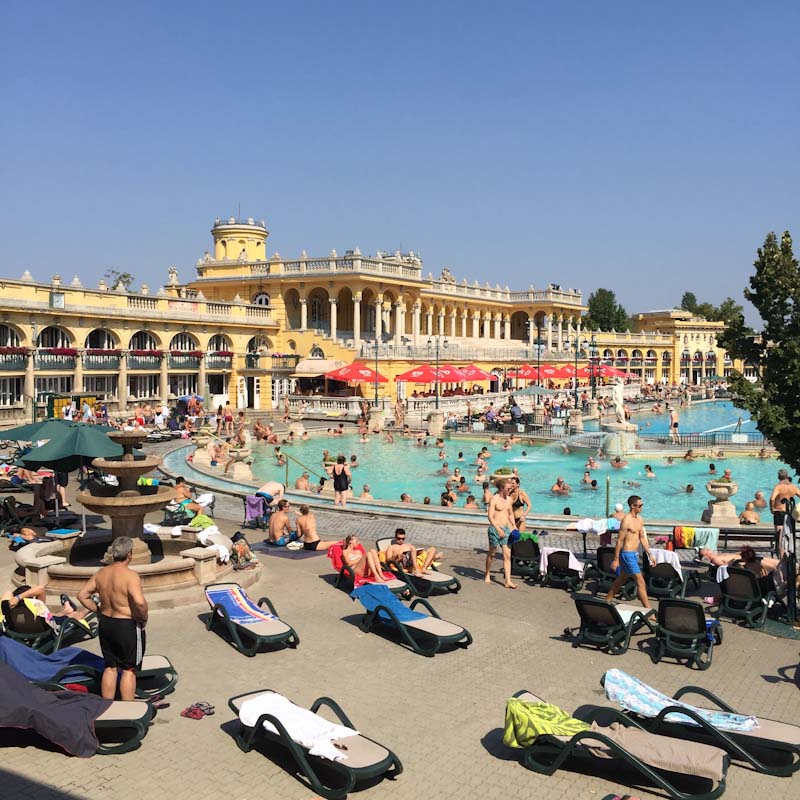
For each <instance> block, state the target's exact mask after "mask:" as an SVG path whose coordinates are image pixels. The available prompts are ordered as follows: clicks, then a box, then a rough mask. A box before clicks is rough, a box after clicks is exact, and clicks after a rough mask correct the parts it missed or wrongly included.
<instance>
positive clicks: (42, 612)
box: [0, 584, 89, 632]
mask: <svg viewBox="0 0 800 800" xmlns="http://www.w3.org/2000/svg"><path fill="white" fill-rule="evenodd" d="M60 599H61V605H62V608H61V611H60V613H59V614H52V613H51V612H50V609H49V608H48V607H47V603H46V600H47V587H45V586H26V585H24V584H23V585H22V586H18V587H17V588H16V589H14V591H12V592H3V594H2V595H0V602H5V601H6V600H7V601H8V604H9V606H10V607H11V608H15V607H16V606H18V605H19V604H20V603H24V604H25V605H26V606H27V607H28V609H30V611H31V613H32V614H33V615H34V616H36V617H42V618H43V619H44V621H45V622H46V623H47V624H48V625H49V626H50V627H51V628H52V629H53V630H54V631H56V632H58V629H59V626H60V625H61V623H62V622H63V621H64V620H65V619H67V618H69V619H74V620H75V621H76V622H81V624H83V625H87V623H85V622H82V620H83V618H84V617H85V616H86V615H87V614H88V613H89V612H88V611H87V610H86V609H81V610H80V611H79V610H78V607H77V606H76V605H75V604H74V603H73V602H72V601H71V600H70V599H69V598H68V597H67V596H66V595H65V594H62V595H61V598H60ZM87 627H88V626H87Z"/></svg>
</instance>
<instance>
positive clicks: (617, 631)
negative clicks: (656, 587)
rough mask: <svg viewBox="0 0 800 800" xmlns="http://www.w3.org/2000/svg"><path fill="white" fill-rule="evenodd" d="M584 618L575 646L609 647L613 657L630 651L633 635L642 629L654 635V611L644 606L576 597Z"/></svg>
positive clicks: (576, 605)
mask: <svg viewBox="0 0 800 800" xmlns="http://www.w3.org/2000/svg"><path fill="white" fill-rule="evenodd" d="M573 600H574V601H575V608H576V609H577V610H578V615H579V616H580V619H581V625H580V628H579V630H578V636H577V639H576V640H575V646H576V647H580V645H582V644H593V645H595V646H596V647H601V648H603V647H604V648H607V649H608V650H609V652H610V653H612V654H613V655H615V656H617V655H621V654H622V653H625V652H626V651H627V650H628V647H629V645H630V642H631V636H632V635H633V634H634V633H635V632H636V631H637V630H638V629H639V628H641V627H646V628H647V629H648V630H649V631H650V632H651V633H653V632H655V627H654V626H653V624H652V621H654V619H655V610H654V609H652V608H642V607H641V606H628V605H614V604H613V603H609V602H607V601H606V600H600V599H598V598H596V597H590V596H589V595H583V594H576V595H573Z"/></svg>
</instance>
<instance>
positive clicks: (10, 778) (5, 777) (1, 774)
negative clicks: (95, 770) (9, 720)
mask: <svg viewBox="0 0 800 800" xmlns="http://www.w3.org/2000/svg"><path fill="white" fill-rule="evenodd" d="M16 736H17V737H19V731H17V732H16ZM56 750H57V748H56ZM0 786H2V787H3V797H9V798H11V797H36V798H37V800H83V798H82V797H81V796H80V795H77V794H72V793H71V792H65V791H62V790H61V789H57V788H56V787H54V786H50V785H48V784H46V783H41V782H40V781H36V780H33V779H32V778H29V777H27V776H25V775H20V774H18V773H16V772H11V771H9V770H7V769H0Z"/></svg>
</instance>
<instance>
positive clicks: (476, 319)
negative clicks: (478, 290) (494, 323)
mask: <svg viewBox="0 0 800 800" xmlns="http://www.w3.org/2000/svg"><path fill="white" fill-rule="evenodd" d="M480 324H481V313H480V311H473V312H472V338H473V339H479V338H480V331H479V328H480Z"/></svg>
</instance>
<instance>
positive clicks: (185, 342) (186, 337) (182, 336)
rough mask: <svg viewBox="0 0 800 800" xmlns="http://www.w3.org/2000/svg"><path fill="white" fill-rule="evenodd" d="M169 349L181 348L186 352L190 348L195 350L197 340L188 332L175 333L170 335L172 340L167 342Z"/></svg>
mask: <svg viewBox="0 0 800 800" xmlns="http://www.w3.org/2000/svg"><path fill="white" fill-rule="evenodd" d="M169 349H170V350H181V351H182V352H184V353H186V352H189V351H191V350H197V342H196V341H195V338H194V336H191V335H190V334H188V333H177V334H175V336H173V337H172V341H171V342H170V343H169Z"/></svg>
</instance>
